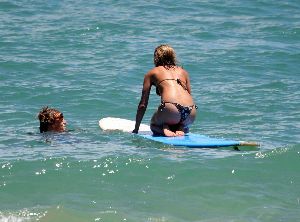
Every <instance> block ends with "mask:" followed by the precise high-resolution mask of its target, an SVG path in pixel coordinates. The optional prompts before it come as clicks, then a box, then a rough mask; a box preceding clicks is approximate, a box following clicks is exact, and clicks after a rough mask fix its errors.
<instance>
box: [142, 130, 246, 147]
mask: <svg viewBox="0 0 300 222" xmlns="http://www.w3.org/2000/svg"><path fill="white" fill-rule="evenodd" d="M137 135H138V136H140V137H143V138H145V139H149V140H152V141H156V142H160V143H164V144H167V145H173V146H187V147H195V148H209V147H227V146H238V145H239V144H240V142H239V141H236V140H226V139H216V138H211V137H208V136H204V135H200V134H193V133H188V134H186V135H185V136H180V137H165V136H153V135H151V134H143V133H141V134H137Z"/></svg>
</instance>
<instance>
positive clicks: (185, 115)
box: [159, 101, 198, 123]
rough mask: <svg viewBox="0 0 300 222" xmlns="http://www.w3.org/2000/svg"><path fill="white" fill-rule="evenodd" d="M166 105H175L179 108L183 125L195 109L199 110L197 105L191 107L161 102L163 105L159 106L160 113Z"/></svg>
mask: <svg viewBox="0 0 300 222" xmlns="http://www.w3.org/2000/svg"><path fill="white" fill-rule="evenodd" d="M166 103H169V104H173V105H174V106H175V107H176V108H177V110H178V112H179V113H180V122H181V123H182V122H183V121H184V120H186V119H187V118H188V116H189V115H190V114H191V112H192V110H193V108H195V109H198V106H197V105H195V104H194V105H191V106H183V105H181V104H179V103H173V102H165V101H161V104H160V106H159V108H160V111H162V110H163V108H165V106H166Z"/></svg>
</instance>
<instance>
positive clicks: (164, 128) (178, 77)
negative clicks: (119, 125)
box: [132, 45, 197, 136]
mask: <svg viewBox="0 0 300 222" xmlns="http://www.w3.org/2000/svg"><path fill="white" fill-rule="evenodd" d="M154 65H155V67H154V68H153V69H151V70H150V71H149V72H148V73H147V74H146V75H145V77H144V84H143V90H142V95H141V100H140V103H139V105H138V109H137V114H136V123H135V129H134V130H133V131H132V132H133V133H138V131H139V127H140V124H141V122H142V119H143V117H144V114H145V111H146V109H147V105H148V100H149V95H150V90H151V87H152V86H153V85H154V86H155V87H156V94H157V95H159V96H160V97H161V104H160V105H159V107H158V109H157V111H156V112H155V113H154V114H153V116H152V119H151V125H150V127H151V130H152V132H153V133H154V134H158V135H164V136H183V135H184V134H185V133H187V132H188V131H189V125H191V124H192V123H193V122H194V120H195V118H196V109H197V106H196V105H195V104H194V101H193V98H192V95H191V85H190V79H189V74H188V73H187V71H185V70H184V69H183V68H182V67H180V66H178V65H177V61H176V54H175V51H174V49H173V48H172V47H171V46H169V45H160V46H158V47H157V48H156V49H155V51H154Z"/></svg>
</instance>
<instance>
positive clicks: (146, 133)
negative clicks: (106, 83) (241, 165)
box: [99, 117, 259, 148]
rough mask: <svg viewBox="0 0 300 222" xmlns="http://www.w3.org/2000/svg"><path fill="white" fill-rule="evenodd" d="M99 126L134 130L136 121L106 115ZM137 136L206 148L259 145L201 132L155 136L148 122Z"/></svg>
mask: <svg viewBox="0 0 300 222" xmlns="http://www.w3.org/2000/svg"><path fill="white" fill-rule="evenodd" d="M99 126H100V128H101V129H103V130H112V131H113V130H120V131H123V132H130V133H131V132H132V130H133V129H134V127H135V121H132V120H127V119H121V118H114V117H106V118H103V119H101V120H99ZM137 136H140V137H142V138H144V139H148V140H152V141H156V142H160V143H164V144H168V145H173V146H186V147H191V148H205V147H207V148H208V147H227V146H234V147H238V146H258V145H259V144H258V143H256V142H245V141H237V140H227V139H219V138H211V137H208V136H205V135H201V134H194V133H188V134H186V135H185V136H178V137H166V136H155V135H152V132H151V130H150V127H149V126H148V125H146V124H141V125H140V129H139V133H138V134H137Z"/></svg>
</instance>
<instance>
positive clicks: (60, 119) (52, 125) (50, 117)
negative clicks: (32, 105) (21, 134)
mask: <svg viewBox="0 0 300 222" xmlns="http://www.w3.org/2000/svg"><path fill="white" fill-rule="evenodd" d="M38 118H39V121H40V132H41V133H43V132H48V131H54V132H64V131H65V130H66V124H67V122H66V120H65V119H64V115H63V113H62V112H60V111H58V110H57V109H53V108H49V107H48V106H46V107H43V108H42V110H41V111H40V112H39V114H38Z"/></svg>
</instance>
